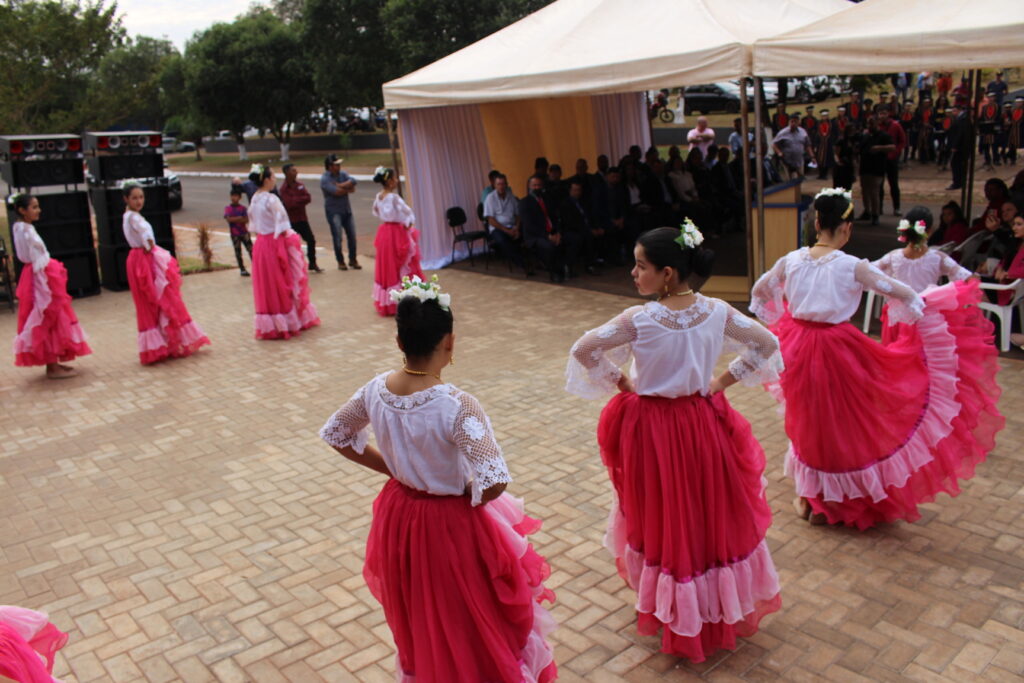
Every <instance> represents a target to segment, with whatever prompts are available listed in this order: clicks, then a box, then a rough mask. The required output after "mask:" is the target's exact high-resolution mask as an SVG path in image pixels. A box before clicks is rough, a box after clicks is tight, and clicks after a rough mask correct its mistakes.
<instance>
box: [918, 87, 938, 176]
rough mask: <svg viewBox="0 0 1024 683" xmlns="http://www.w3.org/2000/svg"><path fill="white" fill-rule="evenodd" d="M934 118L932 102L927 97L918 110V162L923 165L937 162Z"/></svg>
mask: <svg viewBox="0 0 1024 683" xmlns="http://www.w3.org/2000/svg"><path fill="white" fill-rule="evenodd" d="M934 117H935V111H934V110H933V109H932V100H931V98H930V97H926V98H924V99H923V100H921V107H920V109H918V110H917V131H918V133H917V160H918V161H920V162H921V163H922V164H930V163H932V162H933V161H935V144H934V143H935V141H934V139H933V135H934V126H935V121H933V118H934Z"/></svg>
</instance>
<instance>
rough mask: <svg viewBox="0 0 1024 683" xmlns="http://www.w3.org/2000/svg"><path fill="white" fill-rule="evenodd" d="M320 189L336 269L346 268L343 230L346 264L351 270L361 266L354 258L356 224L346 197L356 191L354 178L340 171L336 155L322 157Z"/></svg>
mask: <svg viewBox="0 0 1024 683" xmlns="http://www.w3.org/2000/svg"><path fill="white" fill-rule="evenodd" d="M320 190H321V191H322V192H323V193H324V211H325V212H326V214H327V225H328V226H330V228H331V241H333V242H334V258H335V259H337V261H338V270H348V266H346V265H345V257H344V256H342V253H341V232H342V230H344V231H345V237H346V239H347V240H348V265H349V266H352V268H354V269H355V270H360V269H362V266H361V265H359V259H358V258H357V257H356V224H355V221H354V220H353V219H352V205H351V204H350V203H349V200H348V196H349V195H350V194H352V193H353V192H355V191H356V181H355V178H352V177H351V176H349V174H348V173H345V172H344V171H342V170H341V159H339V158H338V155H337V154H328V155H327V157H326V158H325V159H324V173H323V175H321V176H320Z"/></svg>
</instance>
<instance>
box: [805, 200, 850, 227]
mask: <svg viewBox="0 0 1024 683" xmlns="http://www.w3.org/2000/svg"><path fill="white" fill-rule="evenodd" d="M851 203H852V202H851V201H850V200H849V199H847V198H846V197H844V196H842V195H838V194H825V195H821V196H820V197H818V198H817V199H815V200H814V210H815V212H817V215H818V223H819V225H820V226H821V229H822V230H826V231H828V232H833V231H834V230H835V229H836V228H838V227H839V226H840V225H842V224H843V223H845V222H848V221H852V220H853V211H850V212H849V213H847V209H849V208H850V204H851ZM843 216H846V218H844V217H843Z"/></svg>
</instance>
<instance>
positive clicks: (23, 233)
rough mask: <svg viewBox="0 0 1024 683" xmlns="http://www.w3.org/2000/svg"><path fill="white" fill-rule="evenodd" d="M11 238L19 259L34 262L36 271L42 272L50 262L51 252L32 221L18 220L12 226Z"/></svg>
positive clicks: (23, 261)
mask: <svg viewBox="0 0 1024 683" xmlns="http://www.w3.org/2000/svg"><path fill="white" fill-rule="evenodd" d="M11 238H12V240H13V241H14V253H15V254H16V255H17V257H18V260H19V261H21V262H22V263H24V264H25V265H28V264H32V269H33V270H34V271H36V272H42V271H43V270H44V269H45V268H46V266H47V264H49V263H50V252H49V251H48V250H47V248H46V244H45V243H44V242H43V238H42V237H40V236H39V233H38V232H36V229H35V227H34V226H33V225H32V224H31V223H25V222H24V221H17V222H16V223H15V224H14V225H13V226H11Z"/></svg>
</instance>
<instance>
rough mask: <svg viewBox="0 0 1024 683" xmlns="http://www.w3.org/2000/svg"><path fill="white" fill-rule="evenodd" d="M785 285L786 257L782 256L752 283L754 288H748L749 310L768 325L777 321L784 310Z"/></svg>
mask: <svg viewBox="0 0 1024 683" xmlns="http://www.w3.org/2000/svg"><path fill="white" fill-rule="evenodd" d="M785 285H786V257H785V256H784V257H782V258H780V259H779V260H778V261H776V262H775V265H774V266H772V269H771V270H769V271H768V272H766V273H764V274H763V275H762V276H761V277H759V278H758V279H757V282H755V283H754V288H753V289H751V290H750V312H751V313H753V314H754V315H756V316H757V317H758V318H760V319H761V320H763V321H764V322H765V323H766V324H768V325H774V324H775V323H777V322H778V321H779V318H781V317H782V314H783V313H784V312H785V308H784V306H783V303H782V294H783V291H784V288H785Z"/></svg>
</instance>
